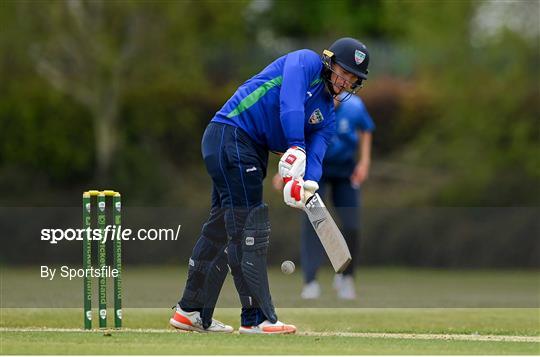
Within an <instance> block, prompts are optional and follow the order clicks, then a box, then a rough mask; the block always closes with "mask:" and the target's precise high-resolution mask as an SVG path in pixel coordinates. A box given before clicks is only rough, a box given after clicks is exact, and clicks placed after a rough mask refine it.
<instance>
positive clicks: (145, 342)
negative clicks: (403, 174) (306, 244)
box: [2, 332, 539, 355]
mask: <svg viewBox="0 0 540 357" xmlns="http://www.w3.org/2000/svg"><path fill="white" fill-rule="evenodd" d="M3 338H4V339H5V340H4V341H5V342H3V343H2V353H4V354H18V353H20V354H23V353H24V354H34V353H39V354H153V355H158V354H175V355H178V354H191V355H196V354H205V355H206V354H229V355H238V354H250V355H257V354H269V355H271V354H297V355H302V354H310V355H312V354H331V355H335V354H385V355H388V354H429V355H438V354H467V355H470V354H490V355H496V354H512V355H517V354H529V355H530V354H538V353H539V350H538V344H537V343H536V344H535V343H517V342H471V341H423V340H395V339H370V338H358V337H312V336H241V335H228V336H223V335H220V336H215V335H212V336H208V335H200V334H199V335H195V334H139V333H121V334H113V335H112V336H110V337H104V336H102V334H98V333H95V334H84V333H58V332H40V333H28V332H17V333H5V334H4V335H3Z"/></svg>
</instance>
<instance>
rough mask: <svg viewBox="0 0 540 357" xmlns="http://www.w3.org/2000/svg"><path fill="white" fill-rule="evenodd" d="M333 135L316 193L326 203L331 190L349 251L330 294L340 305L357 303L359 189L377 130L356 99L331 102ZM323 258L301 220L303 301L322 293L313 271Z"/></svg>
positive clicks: (307, 225)
mask: <svg viewBox="0 0 540 357" xmlns="http://www.w3.org/2000/svg"><path fill="white" fill-rule="evenodd" d="M334 104H335V112H336V133H335V135H334V136H333V137H332V140H331V141H330V144H329V146H328V149H327V151H326V155H325V156H324V161H323V173H322V177H321V180H320V181H319V190H318V193H319V195H320V196H321V197H324V196H325V194H326V192H327V191H328V188H330V190H331V196H332V203H333V204H334V207H335V208H336V212H337V214H338V217H339V220H340V223H341V224H340V229H341V232H342V233H343V236H344V237H345V240H346V241H347V245H348V246H349V250H350V251H351V256H352V258H353V259H352V261H351V263H350V264H349V266H348V267H347V269H346V270H345V271H344V272H343V274H336V276H335V277H334V284H333V285H334V288H335V289H336V292H337V296H338V297H339V298H340V299H345V300H353V299H355V298H356V291H355V286H354V267H355V262H357V258H356V256H357V255H356V252H357V245H358V237H359V228H360V197H361V196H360V187H361V185H362V183H363V182H364V181H365V180H366V179H367V177H368V175H369V167H370V163H371V140H372V132H373V131H374V130H375V124H374V123H373V120H372V118H371V116H370V115H369V113H368V111H367V109H366V107H365V105H364V103H363V102H362V100H361V99H360V98H359V97H358V96H355V95H353V96H351V97H350V99H348V100H346V101H340V100H337V99H335V100H334ZM273 184H274V188H276V189H277V190H281V189H282V188H283V184H282V181H281V178H280V177H279V175H277V174H276V176H275V177H274V179H273ZM324 257H325V252H324V249H323V246H322V245H321V242H320V240H319V238H318V237H317V235H316V234H315V231H314V230H313V227H312V226H311V223H310V222H309V220H308V219H307V217H306V216H303V217H302V233H301V251H300V258H301V263H302V272H303V278H304V287H303V289H302V293H301V296H302V298H303V299H317V298H319V297H320V295H321V287H320V285H319V283H318V282H317V280H316V279H317V271H318V269H319V267H320V266H321V264H322V262H323V260H324Z"/></svg>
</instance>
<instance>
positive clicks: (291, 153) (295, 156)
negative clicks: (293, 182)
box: [278, 146, 306, 181]
mask: <svg viewBox="0 0 540 357" xmlns="http://www.w3.org/2000/svg"><path fill="white" fill-rule="evenodd" d="M278 172H279V176H281V178H282V179H283V180H284V181H286V178H292V179H296V178H302V177H304V174H305V173H306V151H305V150H304V149H302V148H301V147H298V146H293V147H290V148H289V149H288V150H287V151H285V154H283V156H282V157H281V159H280V160H279V164H278Z"/></svg>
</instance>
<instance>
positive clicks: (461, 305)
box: [0, 267, 540, 355]
mask: <svg viewBox="0 0 540 357" xmlns="http://www.w3.org/2000/svg"><path fill="white" fill-rule="evenodd" d="M38 276H39V269H38V268H36V267H30V268H12V267H8V268H2V270H1V298H2V299H1V307H2V308H1V309H0V328H1V329H2V330H1V331H0V333H1V339H0V354H231V355H235V354H513V355H516V354H529V355H530V354H533V355H540V343H538V342H507V341H505V342H497V341H487V342H486V341H458V340H435V339H431V340H420V339H409V338H407V339H405V338H404V339H396V338H380V337H345V336H338V334H339V333H343V332H347V333H408V334H444V335H447V334H449V335H452V334H465V335H471V336H477V335H479V336H482V335H501V336H540V309H539V306H538V304H539V297H540V290H539V285H538V284H539V282H538V273H537V272H534V271H529V272H527V271H525V272H523V271H522V272H520V271H492V272H490V271H450V270H429V269H425V270H424V269H397V268H395V269H374V268H371V269H362V270H360V271H359V274H358V276H357V289H358V292H359V299H358V301H357V302H355V303H350V302H349V303H344V302H342V301H339V300H336V299H335V295H334V292H333V291H332V289H331V287H330V286H331V279H332V274H331V273H330V272H329V271H323V272H322V273H321V275H320V281H321V284H322V286H323V296H322V298H321V299H320V300H318V301H315V302H306V301H302V300H301V299H299V297H298V295H299V292H300V289H301V277H300V274H298V273H295V274H293V275H292V276H285V275H283V274H281V273H279V272H278V271H276V270H272V271H271V273H270V281H271V286H272V292H273V296H274V300H275V303H276V306H277V307H278V315H279V318H280V319H281V320H283V321H286V322H290V323H294V324H295V325H297V327H298V330H299V335H294V336H240V335H237V334H235V335H217V336H216V335H207V334H195V333H188V334H185V333H165V332H166V331H170V330H168V329H169V326H168V320H169V318H170V316H171V314H172V310H171V309H170V308H168V307H169V306H172V305H173V304H174V303H175V302H176V300H177V299H178V295H179V294H180V291H181V290H182V288H183V285H184V282H185V271H184V270H183V269H180V268H156V267H137V268H135V267H127V268H126V269H125V274H124V303H125V306H126V308H125V309H124V314H123V316H124V327H125V328H126V329H125V331H127V332H115V331H112V333H111V334H112V336H104V334H103V333H102V332H99V331H95V332H89V333H85V332H79V331H78V330H74V331H65V332H59V331H23V330H21V329H24V328H31V329H36V328H49V329H59V328H65V329H79V328H80V327H81V326H82V311H81V308H80V306H81V305H80V303H81V300H82V296H81V295H82V284H81V281H80V280H77V281H71V282H70V281H68V280H65V279H58V280H54V281H52V282H49V281H46V280H43V279H39V277H38ZM230 280H231V279H227V282H226V284H225V287H224V290H223V292H222V296H221V298H220V301H219V307H220V308H218V309H217V311H216V314H215V317H216V318H218V319H220V320H222V321H223V322H225V323H228V324H230V325H232V326H234V327H235V328H238V326H239V313H240V309H239V303H238V298H237V296H236V293H235V290H234V286H233V284H232V283H231V281H230ZM94 287H95V286H94ZM94 298H95V297H94ZM95 304H96V301H94V307H95V306H96V305H95ZM109 316H112V311H109ZM95 318H96V314H95V313H94V319H95ZM111 322H112V321H109V324H111ZM94 323H96V321H94ZM17 329H18V330H17ZM131 329H155V330H160V331H165V332H164V333H154V332H151V331H148V332H140V331H133V330H131ZM308 332H319V333H326V334H327V335H320V336H313V335H302V333H308Z"/></svg>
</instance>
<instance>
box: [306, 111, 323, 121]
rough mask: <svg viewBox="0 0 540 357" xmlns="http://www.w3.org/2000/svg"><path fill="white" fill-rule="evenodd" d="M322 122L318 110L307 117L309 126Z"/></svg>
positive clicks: (321, 116)
mask: <svg viewBox="0 0 540 357" xmlns="http://www.w3.org/2000/svg"><path fill="white" fill-rule="evenodd" d="M323 120H324V117H323V115H322V113H321V110H320V109H319V108H317V109H315V110H314V111H313V113H312V114H311V116H310V117H309V123H310V124H319V123H320V122H322V121H323Z"/></svg>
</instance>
